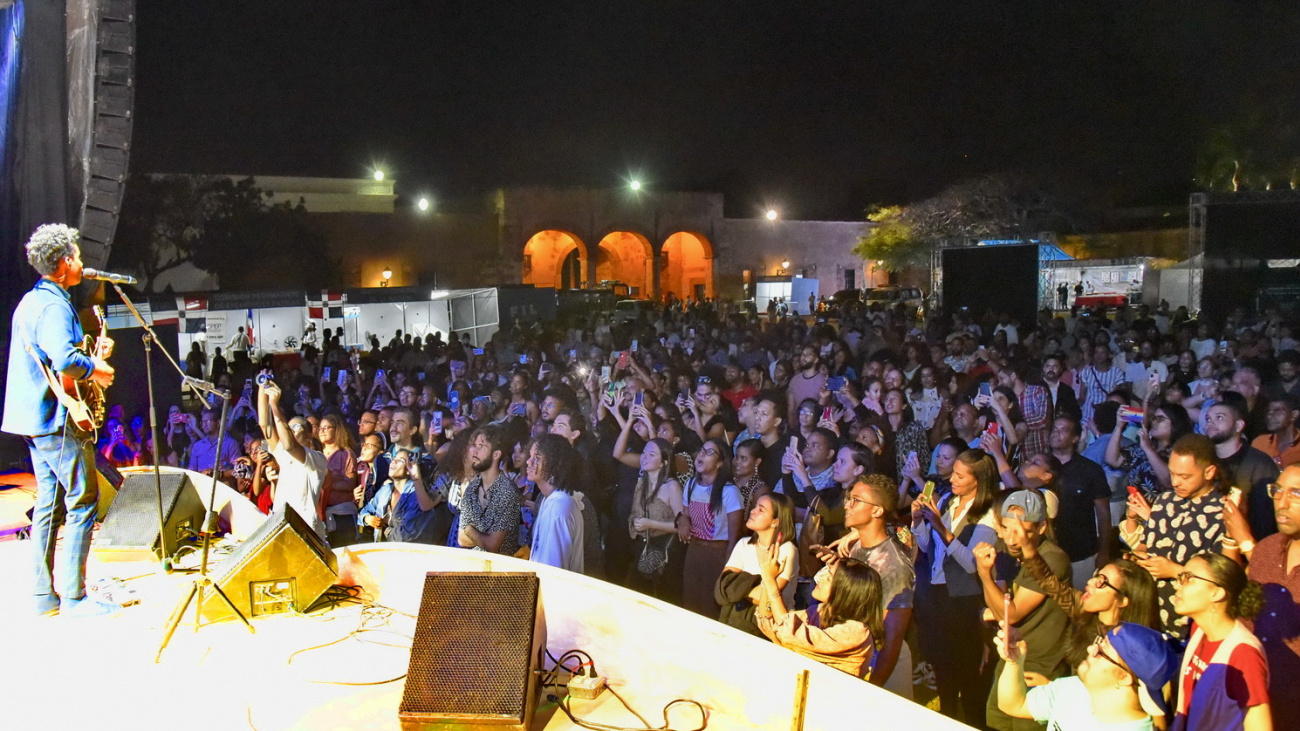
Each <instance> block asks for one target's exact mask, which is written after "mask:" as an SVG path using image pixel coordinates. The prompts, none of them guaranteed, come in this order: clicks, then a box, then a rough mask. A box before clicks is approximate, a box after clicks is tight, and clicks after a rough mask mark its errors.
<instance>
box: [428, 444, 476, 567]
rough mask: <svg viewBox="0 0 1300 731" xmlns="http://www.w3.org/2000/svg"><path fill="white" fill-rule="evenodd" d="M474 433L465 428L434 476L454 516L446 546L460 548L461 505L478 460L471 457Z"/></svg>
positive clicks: (434, 483)
mask: <svg viewBox="0 0 1300 731" xmlns="http://www.w3.org/2000/svg"><path fill="white" fill-rule="evenodd" d="M472 434H473V432H472V431H471V430H469V429H463V430H461V432H460V433H459V434H457V435H456V436H454V437H452V438H451V441H450V442H448V443H447V447H446V452H444V454H443V457H442V459H440V460H438V469H437V471H436V472H434V475H433V489H434V490H436V491H437V492H438V494H439V495H442V496H443V497H444V498H445V500H444V502H445V504H446V505H447V507H448V509H449V511H450V512H451V516H452V517H451V522H450V524H449V525H448V528H447V538H446V540H444V541H443V544H444V545H447V546H451V547H453V548H455V547H457V546H458V545H459V543H457V541H456V535H457V534H458V533H460V510H459V508H458V507H457V506H458V505H460V499H461V496H462V495H464V494H465V488H467V487H469V483H470V482H472V481H473V480H474V460H473V459H471V458H470V454H469V442H470V436H471V435H472Z"/></svg>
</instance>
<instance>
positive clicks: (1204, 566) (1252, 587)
mask: <svg viewBox="0 0 1300 731" xmlns="http://www.w3.org/2000/svg"><path fill="white" fill-rule="evenodd" d="M1263 604H1264V593H1263V589H1261V588H1260V585H1259V584H1257V583H1255V582H1253V581H1250V580H1249V579H1247V578H1246V571H1245V569H1243V568H1242V567H1241V566H1240V565H1239V564H1237V563H1236V562H1235V561H1233V560H1232V559H1230V558H1228V557H1226V556H1224V555H1223V554H1220V553H1202V554H1199V555H1197V556H1194V557H1192V559H1191V560H1190V561H1188V562H1187V563H1186V564H1185V565H1184V566H1183V570H1182V572H1181V573H1179V574H1178V589H1177V590H1176V591H1175V593H1174V611H1176V612H1178V613H1179V614H1180V615H1182V616H1184V617H1189V618H1191V620H1192V638H1191V639H1190V640H1189V641H1188V643H1187V649H1186V651H1184V653H1183V665H1182V671H1181V672H1180V673H1179V674H1178V678H1179V679H1178V680H1177V681H1175V682H1178V683H1179V688H1178V711H1177V713H1176V715H1175V716H1174V722H1173V725H1172V726H1171V728H1172V729H1174V731H1192V730H1193V729H1244V730H1245V731H1262V730H1265V729H1272V728H1273V721H1272V717H1271V715H1270V712H1269V707H1268V702H1269V700H1268V680H1269V678H1268V658H1267V657H1266V656H1265V654H1264V648H1263V645H1261V644H1260V642H1259V639H1258V638H1256V637H1255V635H1254V634H1252V633H1251V631H1250V629H1248V628H1247V626H1246V625H1245V623H1244V621H1243V620H1245V621H1249V620H1251V619H1252V618H1254V616H1255V615H1256V614H1257V613H1259V610H1260V608H1261V607H1262V606H1263ZM1281 682H1286V683H1294V682H1296V679H1295V678H1283V679H1281ZM1294 711H1295V709H1291V712H1294Z"/></svg>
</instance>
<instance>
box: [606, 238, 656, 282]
mask: <svg viewBox="0 0 1300 731" xmlns="http://www.w3.org/2000/svg"><path fill="white" fill-rule="evenodd" d="M653 266H654V252H653V249H651V248H650V241H649V239H647V238H646V237H644V236H642V235H641V234H638V233H632V232H630V231H615V232H613V233H611V234H609V235H608V236H606V237H605V238H603V239H601V240H600V245H599V246H598V247H597V248H596V283H597V286H600V282H604V281H609V282H622V283H623V284H626V285H627V286H628V288H629V290H630V291H631V294H632V296H633V297H650V296H653V294H654V291H653V290H654V269H653Z"/></svg>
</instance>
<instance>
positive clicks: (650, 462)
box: [624, 439, 682, 604]
mask: <svg viewBox="0 0 1300 731" xmlns="http://www.w3.org/2000/svg"><path fill="white" fill-rule="evenodd" d="M672 455H673V452H672V446H671V445H669V444H668V442H666V441H664V440H662V439H651V440H650V441H648V442H646V444H645V447H644V448H643V449H642V450H641V454H640V465H641V474H640V476H639V477H638V478H637V481H636V490H635V491H634V492H633V495H632V510H631V513H630V514H629V515H628V519H627V528H628V533H629V535H630V536H631V538H632V542H633V546H632V556H633V558H634V559H636V560H635V561H634V562H633V564H632V566H631V567H629V569H628V572H627V577H626V580H625V581H624V584H625V585H627V586H628V587H629V588H632V589H637V590H638V591H643V592H645V593H648V594H650V595H651V596H653V597H655V598H658V599H662V600H664V601H666V602H671V603H674V604H676V603H678V602H680V600H681V575H682V573H681V572H682V565H681V554H682V551H681V549H680V548H678V546H679V545H680V541H677V540H676V538H675V536H676V535H677V516H678V515H681V513H682V486H681V484H680V483H678V482H677V480H675V479H674V478H673V475H672V466H671V460H672ZM664 544H667V545H666V546H665V545H664ZM647 552H649V553H654V554H656V555H657V556H662V558H663V562H662V564H661V565H657V566H652V565H651V564H654V563H656V561H654V560H649V559H648V560H647V561H646V562H642V561H641V560H640V559H641V557H642V556H643V555H646V553H647ZM643 568H644V569H646V570H643Z"/></svg>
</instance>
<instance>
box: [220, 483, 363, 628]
mask: <svg viewBox="0 0 1300 731" xmlns="http://www.w3.org/2000/svg"><path fill="white" fill-rule="evenodd" d="M338 568H339V567H338V557H337V556H335V555H334V551H332V550H330V547H329V546H328V545H326V543H325V541H324V540H323V539H322V538H321V537H320V536H318V535H316V531H313V530H312V529H311V526H310V525H308V523H307V521H305V520H303V519H302V517H301V516H300V515H298V511H296V510H294V509H293V508H291V507H289V506H288V505H282V506H280V507H278V508H276V509H275V510H272V511H271V514H270V515H268V516H267V517H266V522H264V523H262V525H261V526H260V527H259V528H258V529H257V530H255V531H253V533H252V535H250V536H249V537H248V538H247V540H245V541H244V542H243V543H241V544H239V547H238V548H236V549H235V550H234V551H233V552H231V554H230V555H229V556H227V557H226V558H225V560H223V561H222V562H221V563H219V564H217V565H216V567H215V568H213V570H212V572H211V574H210V575H211V577H212V580H213V582H214V583H216V585H217V586H218V587H220V588H221V590H222V591H223V592H225V594H226V596H227V597H229V598H230V601H231V602H232V603H234V605H235V606H236V607H239V611H241V612H243V613H244V616H245V617H248V618H249V619H252V618H253V617H260V616H263V615H266V614H280V613H283V612H290V611H298V612H303V611H306V610H307V608H308V607H310V606H311V605H312V602H314V601H316V599H317V598H319V597H320V595H321V594H324V593H325V590H326V589H328V588H330V586H332V585H333V584H334V582H335V581H336V580H337V579H338V575H339V571H338ZM199 609H200V611H201V612H202V614H203V616H204V617H205V618H207V619H210V620H217V619H225V618H227V617H233V616H234V615H233V614H231V613H230V608H229V607H227V606H226V605H225V603H224V602H222V601H221V598H220V597H218V596H216V595H214V594H209V595H206V596H204V598H203V604H202V606H200V608H199Z"/></svg>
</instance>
